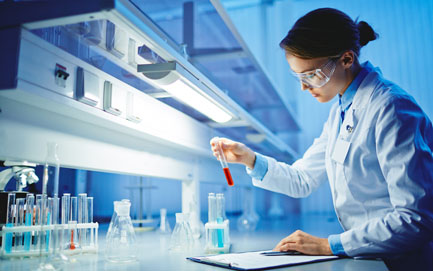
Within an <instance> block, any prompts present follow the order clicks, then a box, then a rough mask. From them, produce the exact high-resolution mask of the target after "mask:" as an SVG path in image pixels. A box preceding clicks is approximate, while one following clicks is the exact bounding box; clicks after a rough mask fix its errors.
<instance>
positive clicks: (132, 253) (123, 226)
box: [105, 201, 137, 262]
mask: <svg viewBox="0 0 433 271" xmlns="http://www.w3.org/2000/svg"><path fill="white" fill-rule="evenodd" d="M130 208H131V202H130V201H115V202H114V212H115V215H114V214H113V217H114V221H112V224H111V223H110V224H111V225H110V228H109V230H108V232H107V237H106V242H107V246H106V249H107V250H106V254H105V256H106V259H107V260H109V261H111V262H132V261H135V260H136V259H137V255H136V251H137V250H136V249H135V244H136V238H135V232H134V228H133V226H132V221H131V216H130Z"/></svg>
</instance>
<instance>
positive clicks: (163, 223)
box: [158, 208, 171, 234]
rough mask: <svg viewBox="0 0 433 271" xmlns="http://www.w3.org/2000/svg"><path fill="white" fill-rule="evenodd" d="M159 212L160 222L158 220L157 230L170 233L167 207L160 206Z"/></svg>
mask: <svg viewBox="0 0 433 271" xmlns="http://www.w3.org/2000/svg"><path fill="white" fill-rule="evenodd" d="M159 213H160V222H159V228H158V232H159V233H163V234H170V233H171V227H170V223H168V220H167V209H165V208H161V210H159Z"/></svg>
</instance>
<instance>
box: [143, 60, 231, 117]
mask: <svg viewBox="0 0 433 271" xmlns="http://www.w3.org/2000/svg"><path fill="white" fill-rule="evenodd" d="M137 70H138V72H141V73H143V74H144V75H145V76H146V77H147V78H149V79H151V80H152V81H153V82H154V83H155V84H157V85H158V86H159V87H160V88H162V89H164V90H165V91H167V92H168V93H170V94H171V95H173V96H174V97H176V98H177V99H179V100H180V101H182V102H183V103H185V104H187V105H189V106H191V107H192V108H194V109H196V110H197V111H199V112H201V113H202V114H204V115H206V116H207V117H209V118H210V119H212V120H214V121H216V122H219V123H223V122H227V121H229V120H231V119H232V118H233V117H232V114H231V113H230V112H229V111H228V110H226V109H225V108H224V107H223V106H221V105H220V104H218V103H217V102H216V101H215V100H214V99H213V98H212V97H210V96H209V95H208V94H207V93H205V92H204V91H203V90H202V89H201V88H207V86H205V85H204V84H202V83H201V82H200V81H199V80H198V79H197V78H196V77H194V76H193V75H192V74H190V73H189V72H188V71H187V70H185V68H183V67H182V66H181V65H179V64H178V63H176V62H168V63H158V64H144V65H138V67H137ZM199 86H200V87H199Z"/></svg>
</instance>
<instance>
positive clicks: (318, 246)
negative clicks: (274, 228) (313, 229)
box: [274, 230, 332, 255]
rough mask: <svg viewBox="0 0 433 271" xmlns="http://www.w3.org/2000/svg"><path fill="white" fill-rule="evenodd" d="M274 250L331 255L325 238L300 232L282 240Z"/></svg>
mask: <svg viewBox="0 0 433 271" xmlns="http://www.w3.org/2000/svg"><path fill="white" fill-rule="evenodd" d="M274 250H275V251H288V250H296V251H299V252H302V253H304V254H309V255H332V251H331V249H330V247H329V243H328V239H327V238H319V237H316V236H313V235H310V234H308V233H305V232H303V231H300V230H297V231H295V232H294V233H292V234H291V235H289V236H287V237H285V238H284V239H282V240H281V241H280V242H279V243H278V244H277V246H275V248H274Z"/></svg>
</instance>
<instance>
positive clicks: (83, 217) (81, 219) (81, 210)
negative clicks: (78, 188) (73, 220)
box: [78, 193, 88, 247]
mask: <svg viewBox="0 0 433 271" xmlns="http://www.w3.org/2000/svg"><path fill="white" fill-rule="evenodd" d="M87 216H88V213H87V194H86V193H81V194H78V223H79V224H80V223H81V224H82V223H87ZM86 231H87V230H86V229H80V230H79V231H78V242H79V244H80V245H81V247H83V246H85V245H86V243H87V241H86V239H87V237H86V235H87V234H86Z"/></svg>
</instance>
